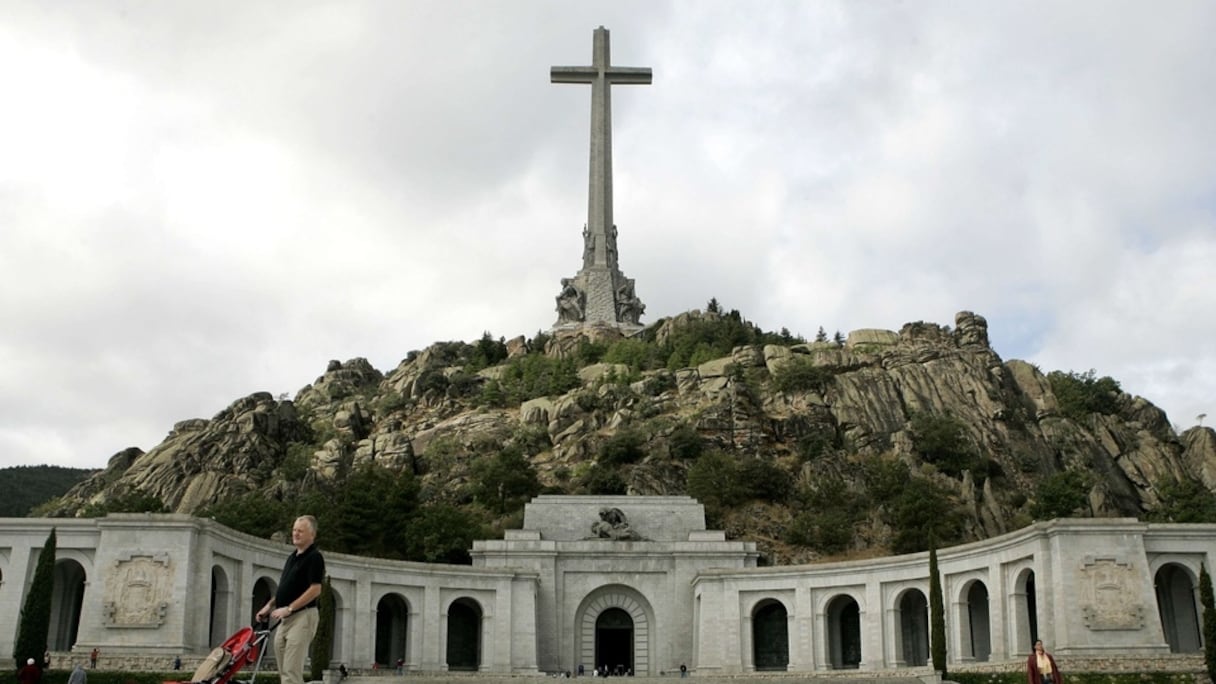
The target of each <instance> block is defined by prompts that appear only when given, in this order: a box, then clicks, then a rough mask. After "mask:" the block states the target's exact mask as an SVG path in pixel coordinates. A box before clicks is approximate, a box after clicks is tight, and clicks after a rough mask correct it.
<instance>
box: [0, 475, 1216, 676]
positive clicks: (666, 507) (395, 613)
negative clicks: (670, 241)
mask: <svg viewBox="0 0 1216 684" xmlns="http://www.w3.org/2000/svg"><path fill="white" fill-rule="evenodd" d="M52 528H54V529H55V530H56V532H57V537H58V548H57V552H56V563H55V572H54V601H53V606H52V612H53V614H52V623H51V630H50V640H49V643H50V647H51V650H52V651H54V652H55V653H57V654H61V657H62V654H73V655H75V656H76V657H78V658H79V657H83V656H84V655H86V654H88V653H89V652H90V651H91V650H92V649H94V648H97V649H99V650H100V652H101V653H102V654H103V657H104V659H105V662H107V663H108V664H109V666H111V667H124V668H130V669H147V668H154V667H158V666H159V667H164V666H165V665H166V664H167V663H169V662H170V661H171V660H172V659H173V658H174V657H175V656H177V655H184V656H185V657H186V659H187V660H188V661H193V660H195V659H197V658H198V657H201V656H202V655H204V654H206V653H207V652H208V651H209V650H210V649H211V648H212V647H214V646H215V645H216V644H217V643H219V642H220V641H222V640H223V639H224V638H225V637H226V636H227V635H228V634H230V633H232V632H234V631H236V630H237V629H239V628H240V627H242V626H244V625H247V624H249V623H250V622H251V620H252V616H253V613H254V612H255V610H256V608H257V607H258V606H261V605H262V604H263V603H265V601H266V598H267V597H268V596H269V595H271V594H272V593H273V592H274V590H275V586H276V582H277V580H278V577H279V571H280V569H281V567H282V563H283V559H284V558H285V557H286V555H287V554H288V553H289V552H290V551H291V548H290V547H289V546H287V545H284V544H278V543H274V542H270V541H267V540H263V539H258V538H254V537H251V536H248V535H245V534H241V533H238V532H234V531H232V530H230V529H227V528H225V527H222V526H220V525H218V524H216V523H214V522H212V521H210V520H205V519H199V518H194V517H190V516H185V515H173V514H165V515H153V514H112V515H110V516H108V517H105V518H96V519H40V518H33V519H25V518H22V519H5V520H2V521H0V531H2V534H0V539H2V540H3V541H0V613H2V614H4V615H8V616H12V618H15V616H17V615H18V614H19V612H20V608H21V605H22V602H23V600H24V598H25V594H26V591H27V590H28V587H29V583H30V580H31V578H32V574H33V568H34V566H35V564H36V562H37V557H38V554H39V553H40V552H41V548H42V545H43V542H44V541H45V540H46V538H47V535H48V534H49V533H50V531H51V529H52ZM324 535H325V531H324V530H321V532H320V537H319V544H321V546H322V548H324V538H325V536H324ZM1214 550H1216V525H1185V524H1149V523H1141V522H1138V521H1136V520H1132V519H1107V520H1098V519H1062V520H1054V521H1048V522H1041V523H1036V524H1034V525H1032V526H1030V527H1027V528H1025V529H1022V530H1019V531H1016V532H1012V533H1009V534H1006V535H1003V536H1000V537H996V538H992V539H988V540H984V541H980V542H974V543H970V544H966V545H962V546H957V547H953V548H947V549H942V550H941V551H940V552H939V564H940V570H941V578H942V579H941V582H942V590H943V595H944V601H945V623H946V627H947V637H946V638H947V654H948V662H949V663H950V668H951V669H957V668H959V667H967V666H983V665H992V666H999V665H1002V664H1006V665H1012V664H1016V663H1018V662H1021V661H1022V660H1023V659H1024V658H1025V654H1026V653H1028V652H1029V650H1030V646H1031V644H1032V643H1033V641H1034V639H1036V638H1042V639H1043V640H1044V641H1045V642H1046V643H1048V644H1049V645H1050V648H1051V649H1052V651H1053V653H1055V654H1056V656H1057V658H1060V659H1062V660H1065V661H1067V662H1070V664H1071V666H1072V667H1073V668H1074V669H1075V668H1076V666H1077V663H1080V662H1084V661H1087V660H1095V659H1100V660H1105V661H1107V662H1118V661H1120V660H1127V661H1129V662H1137V663H1139V662H1146V659H1147V660H1148V661H1152V662H1160V661H1161V659H1162V658H1165V659H1167V660H1168V658H1170V657H1172V656H1173V655H1174V654H1196V653H1198V652H1199V651H1200V650H1201V649H1202V644H1201V636H1200V630H1199V624H1200V616H1201V609H1200V607H1199V601H1198V591H1197V585H1198V576H1199V569H1200V566H1201V564H1204V565H1206V566H1207V567H1211V565H1212V562H1213V560H1216V558H1214V555H1216V554H1214ZM472 557H473V565H472V566H471V567H470V566H460V565H441V564H426V563H414V562H404V561H391V560H383V559H376V558H363V557H357V556H348V555H343V554H336V553H330V554H327V568H328V572H329V576H330V579H331V584H332V587H333V595H334V600H335V606H336V611H335V630H334V633H335V638H334V643H333V658H334V662H335V663H336V662H344V663H349V664H350V665H351V666H352V667H357V668H361V669H367V668H370V667H371V666H372V663H379V664H380V665H381V666H390V665H391V664H395V663H396V662H397V661H398V659H400V660H402V661H404V669H405V670H407V671H409V672H412V673H419V672H425V673H444V672H459V671H470V672H480V673H501V674H515V675H522V674H537V673H547V672H560V671H567V670H568V671H571V672H577V670H578V667H579V666H580V665H582V666H583V667H584V669H585V670H586V671H589V670H590V668H592V667H596V666H606V667H608V668H609V669H610V671H618V670H619V671H622V672H632V673H634V674H636V675H638V676H646V675H650V676H656V675H660V674H663V673H668V674H670V673H672V672H674V671H678V669H679V667H680V665H681V664H685V665H687V667H688V668H689V669H690V670H692V671H693V672H694V673H695V674H697V675H698V676H705V675H714V674H745V673H763V672H780V671H785V672H805V673H831V672H834V671H854V672H890V671H900V672H905V673H907V674H909V675H912V674H916V673H928V672H930V670H931V668H929V666H928V663H929V624H930V621H929V609H928V605H929V601H928V598H929V566H928V555H927V554H926V553H918V554H910V555H904V556H893V557H888V558H877V559H868V560H859V561H848V562H835V563H822V564H814V565H799V566H783V567H757V559H758V553H757V551H756V546H755V543H754V542H751V541H738V540H728V539H726V537H725V534H724V533H723V532H721V531H714V530H707V529H705V519H704V512H703V508H702V506H701V505H700V504H699V503H697V502H696V501H695V500H693V499H690V498H688V497H681V496H662V497H644V496H540V497H538V498H536V499H534V500H533V501H532V502H531V503H529V504H528V505H527V506H526V508H525V515H524V522H523V527H522V529H519V530H509V531H507V533H506V537H505V538H504V539H501V540H484V541H478V542H475V543H474V546H473V549H472ZM12 618H10V620H9V625H10V628H9V629H7V630H5V631H4V632H3V633H0V657H11V656H12V655H14V654H12V649H13V639H14V635H15V627H16V620H15V619H12ZM1154 659H1155V660H1154Z"/></svg>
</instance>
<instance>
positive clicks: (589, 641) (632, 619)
mask: <svg viewBox="0 0 1216 684" xmlns="http://www.w3.org/2000/svg"><path fill="white" fill-rule="evenodd" d="M609 611H613V612H616V611H619V613H618V614H616V615H615V616H610V617H608V618H606V619H605V622H604V623H601V622H600V616H601V615H603V614H604V613H607V612H609ZM621 614H623V615H624V617H627V618H628V619H629V623H630V625H631V626H632V638H631V639H630V645H629V646H628V647H627V648H629V649H630V650H629V654H628V658H623V657H622V656H620V655H612V654H613V653H619V652H614V651H605V652H604V657H606V658H609V659H615V660H619V662H608V661H606V660H605V661H601V660H600V655H599V652H600V651H601V649H603V648H607V647H609V646H608V644H606V643H605V642H604V641H601V637H602V638H603V639H608V640H611V639H617V640H618V641H616V643H618V644H621V643H623V639H624V637H623V635H622V632H623V631H624V629H625V628H624V624H625V621H624V619H623V618H622V615H621ZM601 624H603V625H604V627H605V632H607V631H609V630H617V633H615V634H609V633H605V634H603V635H601V634H600V626H601ZM652 624H654V615H653V611H652V609H651V607H650V604H649V603H648V602H647V601H646V599H645V598H644V597H643V596H642V595H641V594H640V593H638V591H637V590H636V589H633V588H632V587H627V586H624V585H619V584H613V585H607V586H603V587H600V588H598V589H596V590H594V591H592V592H591V593H589V594H588V595H587V596H586V598H584V599H583V600H582V602H581V603H580V604H579V606H578V608H577V609H576V611H575V613H574V625H575V633H574V663H573V664H574V667H575V668H577V667H578V665H580V664H582V665H584V666H585V667H586V668H593V667H595V666H596V665H599V664H601V662H603V663H604V664H607V665H608V667H609V670H610V671H611V670H613V669H615V668H616V666H617V665H618V664H624V665H625V667H626V668H630V667H631V668H632V669H633V673H634V674H636V675H638V676H640V677H645V676H647V675H655V674H658V672H657V671H654V672H652V671H651V662H650V654H651V652H652V651H653V648H652V645H651V643H650V639H651V630H650V626H651V625H652ZM612 625H617V626H616V627H613V626H612ZM629 663H632V665H630V664H629Z"/></svg>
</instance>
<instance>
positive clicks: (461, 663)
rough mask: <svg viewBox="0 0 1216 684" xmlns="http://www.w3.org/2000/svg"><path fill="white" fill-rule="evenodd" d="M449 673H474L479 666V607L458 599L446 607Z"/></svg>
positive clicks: (474, 602)
mask: <svg viewBox="0 0 1216 684" xmlns="http://www.w3.org/2000/svg"><path fill="white" fill-rule="evenodd" d="M447 664H448V670H449V671H460V672H476V671H477V668H478V667H480V666H481V606H480V605H479V604H478V603H477V602H476V601H474V600H473V599H471V598H460V599H456V600H455V601H453V602H452V605H450V606H448V648H447Z"/></svg>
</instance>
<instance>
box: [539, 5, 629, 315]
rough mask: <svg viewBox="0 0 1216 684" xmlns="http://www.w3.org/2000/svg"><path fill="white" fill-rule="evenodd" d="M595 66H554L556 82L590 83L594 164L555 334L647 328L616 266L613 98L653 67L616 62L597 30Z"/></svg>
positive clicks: (559, 303) (604, 35) (559, 298)
mask: <svg viewBox="0 0 1216 684" xmlns="http://www.w3.org/2000/svg"><path fill="white" fill-rule="evenodd" d="M593 42H594V46H593V50H592V64H591V66H586V67H553V69H552V71H551V72H550V79H551V80H552V82H554V83H585V84H589V85H590V86H591V168H590V174H589V183H588V193H587V223H586V224H585V225H584V226H583V267H582V268H581V269H579V272H578V274H577V275H575V276H574V277H573V278H563V279H562V289H561V292H560V293H559V294H558V295H557V323H555V324H554V326H553V331H554V332H555V333H561V332H565V331H579V330H586V329H591V328H609V329H615V330H617V331H619V332H622V333H624V334H632V333H634V332H637V331H638V330H641V329H642V325H641V324H640V323H639V319H640V318H641V316H642V314H643V313H644V312H645V311H646V305H644V304H642V300H640V299H638V296H637V293H636V292H635V291H634V283H633V279H632V278H626V277H625V274H623V273H621V269H620V267H619V266H618V265H617V246H616V225H614V224H613V222H612V102H611V98H610V93H611V90H610V87H611V86H612V85H614V84H618V85H620V84H646V83H650V80H651V73H650V69H644V68H633V67H616V66H611V58H610V55H609V48H608V30H607V29H605V28H604V27H603V26H601V27H599V28H597V29H596V30H595V34H594V41H593Z"/></svg>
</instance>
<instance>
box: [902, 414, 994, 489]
mask: <svg viewBox="0 0 1216 684" xmlns="http://www.w3.org/2000/svg"><path fill="white" fill-rule="evenodd" d="M911 430H912V447H913V448H914V449H916V451H917V453H919V454H920V455H921V458H923V459H924V460H925V462H926V463H932V464H933V465H935V466H937V469H938V470H940V471H941V472H943V473H945V474H947V475H950V476H951V477H959V476H961V475H962V474H963V471H964V470H972V471H974V470H975V469H976V467H977V466H978V465H979V456H978V454H977V453H976V450H975V447H973V446H972V445H971V440H970V439H968V437H967V426H966V425H965V424H964V423H963V421H961V420H959V419H958V418H956V417H955V416H954V415H952V414H950V413H946V414H935V413H929V412H927V411H920V412H917V413H914V414H912V420H911Z"/></svg>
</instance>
